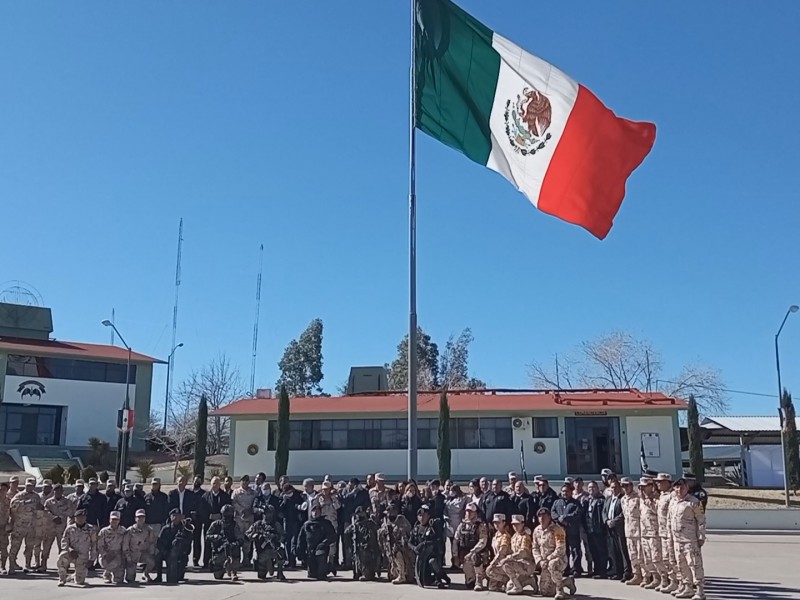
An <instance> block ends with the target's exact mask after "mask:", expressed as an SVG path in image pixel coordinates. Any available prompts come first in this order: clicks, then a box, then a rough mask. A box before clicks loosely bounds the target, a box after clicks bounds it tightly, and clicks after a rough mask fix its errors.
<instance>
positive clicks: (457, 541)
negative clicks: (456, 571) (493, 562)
mask: <svg viewBox="0 0 800 600" xmlns="http://www.w3.org/2000/svg"><path fill="white" fill-rule="evenodd" d="M453 543H454V546H455V551H456V553H457V554H458V562H459V563H460V564H461V565H462V567H463V569H464V584H465V585H466V586H467V588H473V589H474V590H475V591H476V592H479V591H481V590H483V589H485V587H484V585H485V583H486V565H488V564H489V560H490V559H491V551H490V546H489V526H488V525H487V524H486V523H484V522H483V521H482V520H481V519H480V517H479V516H478V505H477V504H475V502H469V503H468V504H467V506H466V507H464V520H463V521H461V523H459V524H458V527H457V528H456V534H455V537H454V538H453Z"/></svg>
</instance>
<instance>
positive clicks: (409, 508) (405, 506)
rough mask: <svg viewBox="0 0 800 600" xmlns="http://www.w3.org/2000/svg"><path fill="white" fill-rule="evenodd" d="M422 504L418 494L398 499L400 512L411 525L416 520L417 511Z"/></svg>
mask: <svg viewBox="0 0 800 600" xmlns="http://www.w3.org/2000/svg"><path fill="white" fill-rule="evenodd" d="M421 506H422V499H421V498H420V497H419V496H403V499H402V500H401V501H400V512H402V513H403V516H404V517H405V518H406V519H407V520H408V522H409V523H411V524H412V525H413V524H414V523H416V522H417V512H418V511H419V509H420V507H421Z"/></svg>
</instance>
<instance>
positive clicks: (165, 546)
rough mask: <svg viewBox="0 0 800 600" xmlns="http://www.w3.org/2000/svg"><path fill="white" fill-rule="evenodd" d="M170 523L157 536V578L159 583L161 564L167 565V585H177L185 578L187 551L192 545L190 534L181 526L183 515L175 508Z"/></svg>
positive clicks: (161, 570) (171, 513) (161, 572)
mask: <svg viewBox="0 0 800 600" xmlns="http://www.w3.org/2000/svg"><path fill="white" fill-rule="evenodd" d="M169 517H170V523H169V525H167V526H166V527H164V529H162V530H161V533H160V534H159V536H158V540H157V541H156V548H157V549H158V554H159V556H158V558H156V568H157V573H158V574H157V578H156V581H158V582H159V583H160V582H161V578H162V576H163V563H166V564H167V583H172V584H175V583H179V582H181V581H183V580H184V579H185V578H186V563H187V562H188V561H187V559H188V557H189V549H190V547H191V544H192V534H191V533H190V532H189V530H188V529H186V527H185V526H184V524H183V515H181V513H180V511H179V510H178V509H177V508H173V509H172V510H171V511H170V513H169Z"/></svg>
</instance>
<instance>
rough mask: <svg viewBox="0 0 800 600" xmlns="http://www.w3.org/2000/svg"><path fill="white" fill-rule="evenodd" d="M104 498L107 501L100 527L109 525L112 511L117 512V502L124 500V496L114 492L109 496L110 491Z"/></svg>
mask: <svg viewBox="0 0 800 600" xmlns="http://www.w3.org/2000/svg"><path fill="white" fill-rule="evenodd" d="M102 496H103V498H105V500H106V506H105V509H104V512H103V518H102V519H101V520H100V526H101V527H105V526H107V525H108V522H109V516H110V515H111V511H112V510H117V502H119V501H120V500H122V496H121V495H120V494H118V493H117V492H116V490H115V491H114V493H113V494H109V493H108V490H106V491H105V492H103V494H102Z"/></svg>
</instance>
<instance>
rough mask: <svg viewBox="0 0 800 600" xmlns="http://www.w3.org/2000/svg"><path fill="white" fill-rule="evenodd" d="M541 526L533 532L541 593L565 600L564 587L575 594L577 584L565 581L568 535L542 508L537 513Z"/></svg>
mask: <svg viewBox="0 0 800 600" xmlns="http://www.w3.org/2000/svg"><path fill="white" fill-rule="evenodd" d="M536 516H537V517H538V518H539V526H538V527H537V528H536V529H535V530H534V532H533V559H534V560H535V561H536V570H537V571H539V572H540V573H541V576H540V578H539V593H540V594H541V595H542V596H545V597H555V598H556V600H562V599H563V598H564V589H563V588H564V586H565V585H566V586H567V587H568V588H569V590H570V593H571V594H574V593H575V582H574V581H573V580H572V578H571V577H568V578H567V579H566V580H564V569H565V568H566V567H567V534H566V532H565V531H564V528H563V527H561V525H558V524H557V523H555V522H553V520H552V518H551V517H550V511H549V510H547V509H546V508H540V509H539V511H538V512H537V513H536Z"/></svg>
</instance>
